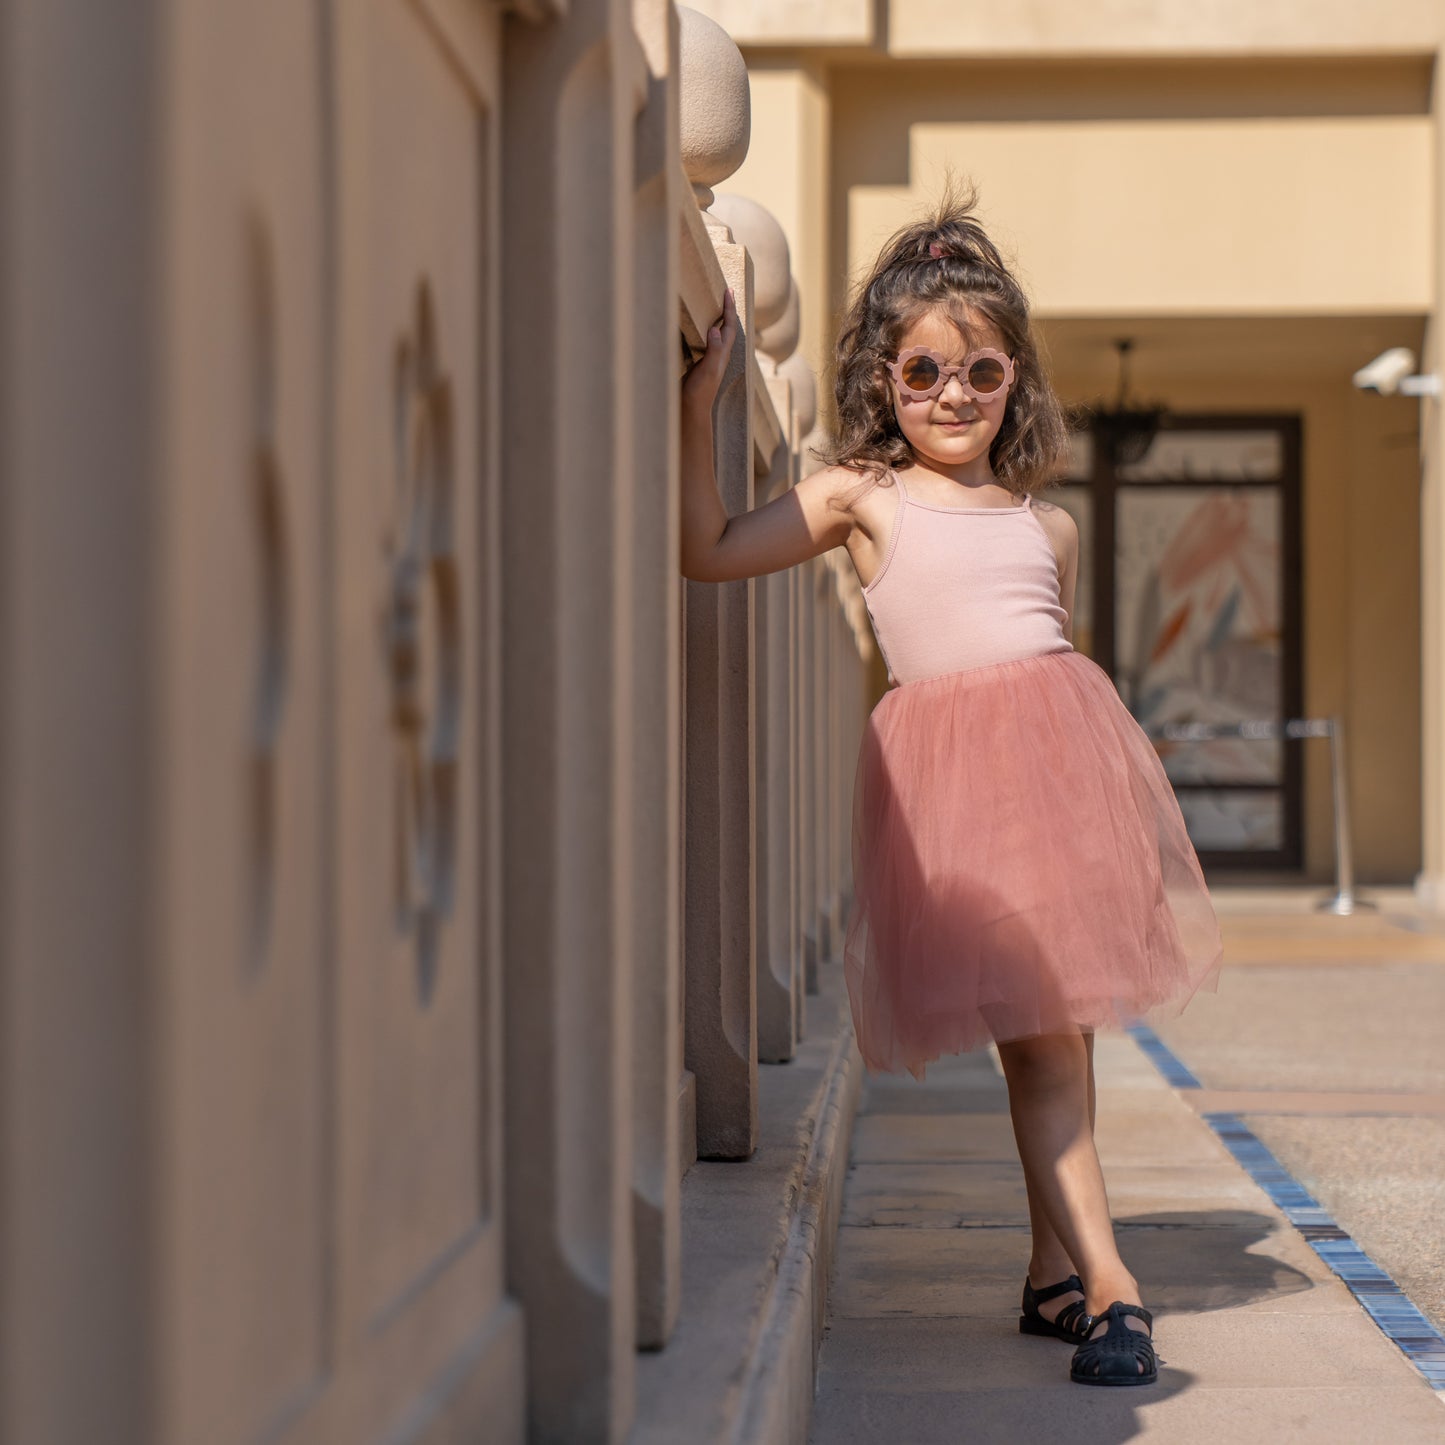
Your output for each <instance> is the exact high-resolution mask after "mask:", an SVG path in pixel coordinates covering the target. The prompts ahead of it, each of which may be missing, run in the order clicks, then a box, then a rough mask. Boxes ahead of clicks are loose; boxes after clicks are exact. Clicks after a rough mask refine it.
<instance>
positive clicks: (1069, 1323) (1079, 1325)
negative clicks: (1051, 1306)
mask: <svg viewBox="0 0 1445 1445" xmlns="http://www.w3.org/2000/svg"><path fill="white" fill-rule="evenodd" d="M1070 1290H1076V1291H1077V1292H1078V1295H1079V1298H1078V1299H1075V1300H1070V1301H1069V1302H1068V1304H1066V1305H1065V1306H1064V1307H1063V1309H1061V1310H1060V1311H1059V1312H1058V1314H1057V1315H1055V1316H1054V1318H1053V1319H1051V1320H1049V1319H1045V1318H1044V1317H1043V1315H1041V1314H1040V1313H1039V1306H1040V1305H1041V1304H1046V1303H1048V1301H1049V1300H1051V1299H1058V1297H1059V1296H1060V1295H1061V1294H1068V1292H1069V1291H1070ZM1083 1296H1084V1282H1083V1280H1081V1279H1080V1278H1079V1276H1078V1275H1076V1274H1071V1275H1070V1276H1069V1277H1068V1279H1066V1280H1065V1281H1064V1282H1063V1283H1062V1284H1051V1285H1047V1286H1045V1288H1043V1289H1035V1288H1034V1287H1033V1285H1032V1284H1030V1283H1029V1277H1028V1275H1025V1276H1024V1300H1023V1313H1022V1314H1021V1315H1020V1316H1019V1334H1021V1335H1049V1336H1051V1337H1052V1338H1054V1339H1056V1340H1067V1341H1068V1342H1069V1343H1070V1344H1071V1345H1077V1344H1078V1343H1079V1341H1080V1340H1085V1339H1087V1338H1088V1337H1089V1330H1090V1329H1091V1328H1092V1326H1093V1324H1094V1317H1093V1316H1092V1315H1091V1314H1089V1313H1088V1311H1087V1310H1085V1309H1084V1298H1083Z"/></svg>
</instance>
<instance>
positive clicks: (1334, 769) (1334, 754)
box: [1315, 715, 1376, 913]
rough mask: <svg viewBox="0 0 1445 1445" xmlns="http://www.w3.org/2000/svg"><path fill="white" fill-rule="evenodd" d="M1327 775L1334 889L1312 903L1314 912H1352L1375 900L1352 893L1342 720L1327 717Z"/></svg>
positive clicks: (1368, 906)
mask: <svg viewBox="0 0 1445 1445" xmlns="http://www.w3.org/2000/svg"><path fill="white" fill-rule="evenodd" d="M1330 775H1331V778H1332V779H1333V783H1334V799H1335V891H1334V894H1333V895H1332V896H1331V897H1329V898H1324V899H1321V900H1320V901H1319V902H1318V903H1316V904H1315V911H1316V912H1317V913H1355V912H1358V911H1360V910H1362V909H1374V908H1375V906H1376V905H1375V904H1373V903H1370V902H1368V901H1367V900H1365V899H1362V898H1356V897H1355V868H1354V858H1353V856H1352V854H1351V851H1350V803H1349V789H1348V788H1347V786H1346V776H1345V720H1344V718H1342V717H1340V716H1338V715H1336V716H1334V717H1331V718H1330Z"/></svg>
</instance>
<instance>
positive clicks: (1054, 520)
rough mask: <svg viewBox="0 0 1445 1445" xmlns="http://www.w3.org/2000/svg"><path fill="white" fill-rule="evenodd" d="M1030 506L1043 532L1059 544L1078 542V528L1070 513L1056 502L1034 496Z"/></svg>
mask: <svg viewBox="0 0 1445 1445" xmlns="http://www.w3.org/2000/svg"><path fill="white" fill-rule="evenodd" d="M1030 505H1031V506H1032V507H1033V511H1034V515H1035V516H1036V517H1037V518H1038V519H1039V521H1040V523H1041V524H1042V525H1043V527H1044V530H1045V531H1046V532H1048V533H1049V534H1050V535H1051V536H1053V537H1054V538H1056V539H1057V540H1058V541H1060V542H1067V541H1070V540H1071V539H1072V540H1073V541H1074V542H1077V541H1078V540H1079V527H1078V524H1077V523H1076V522H1075V521H1074V518H1073V516H1072V515H1071V514H1070V512H1069V511H1068V510H1067V509H1066V508H1064V507H1061V506H1060V505H1059V504H1058V503H1057V502H1051V501H1049V500H1048V499H1047V498H1045V497H1040V496H1038V495H1037V494H1035V496H1034V498H1033V500H1032V502H1031V503H1030Z"/></svg>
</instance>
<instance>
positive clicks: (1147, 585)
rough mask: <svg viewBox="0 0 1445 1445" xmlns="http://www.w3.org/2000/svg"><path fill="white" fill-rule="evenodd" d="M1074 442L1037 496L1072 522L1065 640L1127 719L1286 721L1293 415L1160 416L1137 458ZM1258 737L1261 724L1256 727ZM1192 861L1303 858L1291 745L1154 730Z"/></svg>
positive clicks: (1294, 603) (1297, 668) (1297, 548)
mask: <svg viewBox="0 0 1445 1445" xmlns="http://www.w3.org/2000/svg"><path fill="white" fill-rule="evenodd" d="M1110 451H1111V449H1110V448H1109V447H1108V446H1107V445H1105V444H1104V443H1103V441H1102V438H1101V437H1100V436H1099V435H1097V434H1096V433H1094V432H1091V431H1090V432H1082V433H1080V434H1078V435H1077V436H1076V438H1075V453H1074V464H1073V467H1072V469H1071V473H1070V478H1069V480H1068V482H1067V483H1066V484H1065V485H1064V486H1063V487H1062V488H1060V489H1058V490H1055V491H1051V492H1049V493H1048V494H1047V495H1048V498H1049V499H1050V500H1053V501H1057V502H1058V503H1059V504H1060V505H1061V506H1063V507H1064V508H1065V509H1067V510H1068V511H1069V512H1070V514H1071V515H1072V516H1073V517H1074V520H1075V521H1076V522H1077V524H1078V526H1079V536H1080V544H1081V552H1080V567H1079V582H1078V589H1077V593H1076V596H1075V604H1074V606H1075V617H1074V645H1075V646H1076V647H1077V648H1078V649H1079V650H1080V651H1081V652H1085V653H1087V654H1088V655H1089V656H1091V657H1092V658H1093V659H1094V660H1095V661H1096V662H1098V663H1099V665H1100V666H1101V667H1103V668H1104V670H1105V671H1106V672H1108V673H1109V675H1110V676H1111V677H1112V678H1113V679H1114V683H1115V686H1116V687H1117V688H1118V689H1119V695H1120V696H1121V697H1122V698H1123V700H1124V702H1125V703H1126V705H1127V706H1128V707H1129V710H1130V711H1131V712H1132V713H1133V714H1134V716H1135V717H1136V718H1137V719H1138V720H1139V722H1140V724H1141V725H1142V726H1143V727H1144V728H1145V729H1146V731H1147V730H1150V729H1152V728H1154V727H1156V726H1158V725H1161V724H1163V723H1172V722H1196V723H1198V722H1206V723H1226V724H1243V725H1244V728H1245V731H1246V734H1247V732H1248V728H1249V726H1250V725H1253V724H1261V723H1263V724H1270V723H1273V724H1278V723H1280V722H1282V721H1283V720H1285V719H1289V718H1297V717H1299V716H1300V715H1301V706H1302V700H1303V687H1302V680H1301V649H1300V553H1301V532H1300V422H1299V418H1298V417H1295V416H1174V417H1170V418H1168V419H1166V421H1165V423H1164V425H1163V426H1162V427H1161V429H1160V431H1159V434H1158V436H1157V437H1156V438H1155V439H1154V442H1153V444H1152V446H1151V447H1150V448H1149V450H1148V451H1147V452H1146V453H1145V455H1144V457H1143V458H1142V460H1140V461H1138V462H1134V463H1131V464H1119V463H1116V462H1115V459H1114V458H1113V457H1112V455H1111V454H1110ZM1260 731H1266V729H1260ZM1154 745H1155V748H1156V749H1157V750H1158V752H1159V755H1160V757H1161V759H1162V760H1163V763H1164V768H1165V772H1166V773H1167V774H1168V776H1169V780H1170V782H1171V783H1172V784H1173V785H1174V790H1175V795H1176V796H1177V797H1178V799H1179V806H1180V811H1181V812H1182V813H1183V815H1184V819H1185V822H1186V824H1187V825H1188V828H1189V834H1190V837H1191V839H1192V840H1193V843H1194V846H1195V848H1196V850H1197V851H1198V853H1199V857H1200V861H1201V863H1203V864H1204V865H1205V866H1206V867H1209V866H1211V865H1213V866H1216V867H1221V868H1237V869H1259V870H1261V871H1264V870H1269V871H1274V870H1280V869H1292V868H1298V867H1300V866H1301V859H1302V827H1301V824H1302V818H1301V811H1302V808H1301V805H1302V797H1303V791H1302V759H1301V757H1300V751H1299V745H1298V744H1297V743H1295V742H1293V741H1290V742H1286V741H1285V740H1284V739H1282V738H1279V737H1269V736H1255V737H1250V736H1248V735H1245V736H1238V737H1221V738H1214V739H1208V740H1202V741H1176V740H1172V739H1166V738H1163V737H1156V738H1155V739H1154Z"/></svg>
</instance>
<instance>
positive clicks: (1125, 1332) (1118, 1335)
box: [1069, 1300, 1159, 1385]
mask: <svg viewBox="0 0 1445 1445" xmlns="http://www.w3.org/2000/svg"><path fill="white" fill-rule="evenodd" d="M1125 1315H1137V1316H1138V1318H1139V1319H1141V1320H1143V1321H1144V1323H1145V1324H1146V1325H1148V1326H1149V1328H1150V1329H1151V1330H1152V1329H1153V1328H1154V1316H1153V1315H1151V1314H1150V1313H1149V1311H1148V1310H1146V1309H1145V1308H1144V1306H1143V1305H1130V1304H1125V1303H1124V1302H1123V1301H1122V1300H1115V1301H1114V1303H1113V1304H1111V1305H1110V1306H1109V1308H1108V1309H1106V1310H1105V1311H1104V1312H1103V1313H1102V1314H1100V1315H1095V1316H1094V1323H1095V1324H1098V1323H1099V1321H1100V1320H1107V1321H1108V1323H1109V1328H1108V1329H1107V1330H1105V1331H1104V1333H1103V1334H1102V1335H1100V1336H1099V1337H1098V1338H1097V1339H1093V1340H1085V1341H1084V1343H1083V1344H1082V1345H1080V1346H1079V1348H1078V1349H1077V1350H1075V1351H1074V1361H1073V1364H1072V1365H1070V1367H1069V1378H1070V1379H1071V1380H1072V1381H1073V1382H1074V1383H1075V1384H1076V1385H1152V1384H1153V1383H1154V1382H1155V1381H1156V1380H1157V1379H1158V1378H1159V1357H1158V1355H1156V1354H1155V1353H1154V1341H1153V1339H1152V1338H1151V1337H1150V1336H1149V1335H1146V1334H1144V1332H1143V1331H1142V1330H1136V1329H1131V1328H1130V1327H1129V1325H1127V1324H1126V1323H1125V1321H1124V1316H1125ZM1141 1367H1142V1368H1141Z"/></svg>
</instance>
